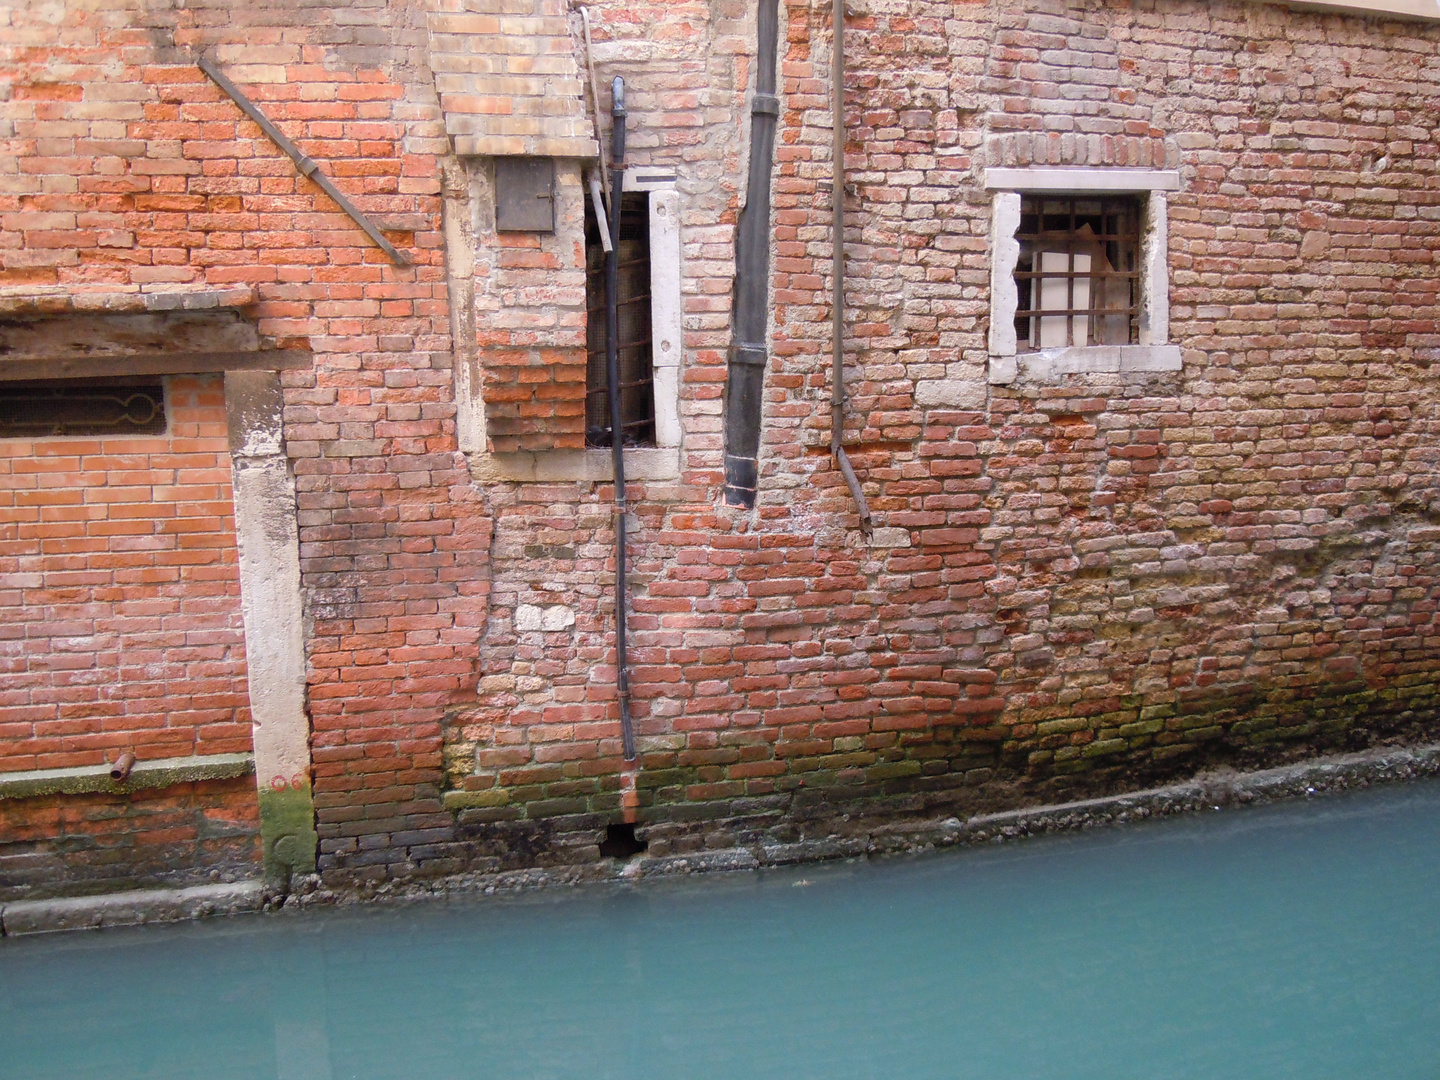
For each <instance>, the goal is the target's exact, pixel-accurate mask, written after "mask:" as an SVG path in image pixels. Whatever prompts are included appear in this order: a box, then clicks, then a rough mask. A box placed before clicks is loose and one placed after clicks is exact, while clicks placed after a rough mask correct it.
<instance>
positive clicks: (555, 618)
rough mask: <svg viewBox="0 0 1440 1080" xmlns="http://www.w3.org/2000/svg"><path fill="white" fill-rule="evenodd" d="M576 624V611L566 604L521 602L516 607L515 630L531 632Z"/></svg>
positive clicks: (558, 628)
mask: <svg viewBox="0 0 1440 1080" xmlns="http://www.w3.org/2000/svg"><path fill="white" fill-rule="evenodd" d="M574 625H575V612H574V611H572V610H571V609H570V608H568V607H566V606H565V605H564V604H546V605H545V606H544V607H541V606H539V605H537V604H521V605H519V606H518V607H516V609H515V630H516V632H517V633H521V634H530V633H535V632H536V631H554V630H568V629H570V627H572V626H574Z"/></svg>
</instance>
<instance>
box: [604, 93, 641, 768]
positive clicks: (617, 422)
mask: <svg viewBox="0 0 1440 1080" xmlns="http://www.w3.org/2000/svg"><path fill="white" fill-rule="evenodd" d="M611 95H612V102H611V106H610V119H611V124H610V221H609V225H610V250H608V251H607V252H605V393H606V396H607V397H608V398H609V399H610V460H611V462H612V463H613V465H614V470H615V689H616V692H617V694H618V696H619V698H620V741H621V744H622V746H623V747H624V750H625V760H626V761H634V760H635V729H634V726H633V725H632V724H631V721H630V669H629V665H628V662H627V659H626V655H625V645H626V642H625V621H626V620H625V612H626V608H627V607H628V606H629V605H628V604H627V603H626V601H625V430H624V426H623V425H624V410H623V409H622V408H621V401H620V197H621V192H622V190H623V189H624V186H625V117H626V116H627V115H628V114H627V113H626V111H625V81H624V80H623V79H621V78H620V76H618V75H617V76H615V82H614V83H613V84H612V87H611Z"/></svg>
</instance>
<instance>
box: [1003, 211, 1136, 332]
mask: <svg viewBox="0 0 1440 1080" xmlns="http://www.w3.org/2000/svg"><path fill="white" fill-rule="evenodd" d="M1015 238H1016V239H1017V240H1018V241H1019V242H1020V257H1019V261H1018V262H1017V263H1016V267H1015V284H1016V288H1017V291H1018V293H1019V297H1018V304H1017V310H1016V312H1015V337H1016V340H1017V341H1019V342H1020V343H1021V345H1022V348H1023V347H1024V346H1025V345H1027V344H1028V346H1029V347H1030V348H1031V349H1054V348H1064V347H1067V346H1086V345H1129V344H1133V343H1134V342H1136V341H1137V340H1138V334H1139V318H1138V315H1139V310H1140V303H1139V292H1140V269H1139V251H1140V203H1139V200H1138V199H1136V198H1135V197H1133V196H1118V197H1105V198H1097V197H1093V196H1090V197H1085V196H1055V195H1027V196H1025V197H1024V198H1023V199H1022V201H1021V204H1020V227H1019V229H1018V230H1016V233H1015Z"/></svg>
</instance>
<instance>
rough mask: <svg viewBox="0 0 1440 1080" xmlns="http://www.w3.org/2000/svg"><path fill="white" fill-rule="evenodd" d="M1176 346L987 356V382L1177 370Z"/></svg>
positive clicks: (1107, 347) (1084, 348)
mask: <svg viewBox="0 0 1440 1080" xmlns="http://www.w3.org/2000/svg"><path fill="white" fill-rule="evenodd" d="M1180 366H1181V365H1180V346H1178V345H1087V346H1078V347H1077V346H1070V347H1068V348H1064V349H1041V350H1040V351H1039V352H1030V353H1018V354H1017V355H1015V356H992V357H990V374H989V379H990V382H991V383H993V384H996V385H1002V386H1003V385H1006V384H1009V383H1013V382H1017V381H1019V380H1022V379H1023V380H1025V381H1030V382H1053V381H1055V380H1056V379H1058V378H1060V377H1061V376H1064V375H1087V374H1106V375H1108V374H1121V375H1124V374H1128V373H1130V372H1141V371H1179V370H1180Z"/></svg>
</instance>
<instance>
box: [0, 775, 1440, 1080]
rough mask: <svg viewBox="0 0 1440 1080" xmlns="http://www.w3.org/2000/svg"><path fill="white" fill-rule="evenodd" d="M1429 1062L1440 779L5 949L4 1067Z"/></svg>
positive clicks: (1138, 1073)
mask: <svg viewBox="0 0 1440 1080" xmlns="http://www.w3.org/2000/svg"><path fill="white" fill-rule="evenodd" d="M1437 1076H1440V783H1434V782H1425V783H1420V784H1414V785H1409V786H1403V787H1394V788H1389V789H1384V790H1376V791H1370V792H1364V793H1359V794H1353V795H1347V796H1343V797H1334V798H1317V799H1314V800H1310V801H1306V802H1301V803H1298V804H1289V805H1276V806H1270V807H1263V808H1258V809H1250V810H1240V811H1226V812H1222V813H1211V814H1206V815H1203V816H1200V817H1195V818H1189V819H1171V820H1167V821H1160V822H1152V823H1147V824H1143V825H1134V826H1127V827H1121V828H1114V829H1105V830H1098V831H1095V832H1090V833H1085V834H1076V835H1070V836H1061V837H1051V838H1043V839H1038V840H1032V841H1027V842H1024V843H1019V844H1009V845H1002V846H997V847H989V848H984V849H967V850H957V851H950V852H945V853H940V854H936V855H932V856H926V857H917V858H906V859H891V860H883V861H877V862H871V863H865V862H858V863H850V864H839V865H832V866H808V867H803V868H799V869H795V870H786V871H775V872H769V873H761V874H747V875H737V876H724V877H710V878H707V879H703V880H696V879H691V880H685V881H678V882H651V883H642V884H640V885H639V886H629V887H618V886H617V887H607V888H604V889H585V890H579V891H572V892H566V893H563V894H562V893H550V894H547V895H532V896H529V897H524V898H513V899H495V898H490V899H483V900H482V899H477V900H472V901H467V902H464V903H452V904H426V905H418V906H412V907H406V908H387V909H369V910H363V911H353V910H351V911H321V912H308V913H301V914H298V915H292V914H290V913H282V914H280V915H277V916H269V917H263V916H255V917H244V918H232V919H219V920H213V921H210V922H202V923H198V924H194V925H187V926H171V927H151V928H140V929H134V930H111V931H104V932H100V933H80V934H69V935H60V936H53V937H38V938H10V939H6V940H4V941H3V942H0V1077H3V1078H5V1080H11V1078H15V1080H21V1078H23V1080H45V1078H50V1077H54V1078H57V1080H58V1078H63V1080H82V1078H87V1077H97V1078H99V1077H104V1078H106V1080H120V1078H130V1077H135V1078H142V1077H143V1078H164V1080H170V1078H177V1080H178V1078H184V1080H197V1078H211V1077H215V1078H224V1077H245V1078H249V1077H257V1078H258V1077H263V1078H278V1080H350V1078H362V1080H370V1078H392V1077H394V1078H405V1080H410V1078H416V1080H432V1078H433V1080H443V1078H451V1077H455V1078H462V1077H463V1078H467V1080H468V1078H487V1080H488V1078H495V1080H508V1078H557V1080H561V1078H563V1080H568V1078H587V1080H588V1078H607V1077H615V1078H626V1080H644V1078H651V1077H653V1078H664V1080H680V1078H710V1077H715V1078H721V1077H723V1078H726V1080H739V1078H751V1077H786V1078H812V1077H813V1078H823V1080H832V1078H849V1077H867V1078H868V1077H875V1078H885V1080H918V1078H929V1077H935V1078H945V1080H951V1078H965V1077H976V1078H984V1080H1005V1078H1012V1077H1013V1078H1021V1077H1024V1078H1048V1077H1055V1078H1064V1080H1072V1078H1085V1077H1095V1078H1104V1080H1119V1078H1127V1077H1135V1078H1143V1080H1157V1078H1162V1077H1205V1078H1212V1077H1213V1078H1225V1080H1235V1078H1276V1077H1306V1078H1307V1080H1308V1078H1315V1077H1341V1078H1365V1077H1386V1078H1396V1077H1427V1078H1434V1077H1437Z"/></svg>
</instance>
